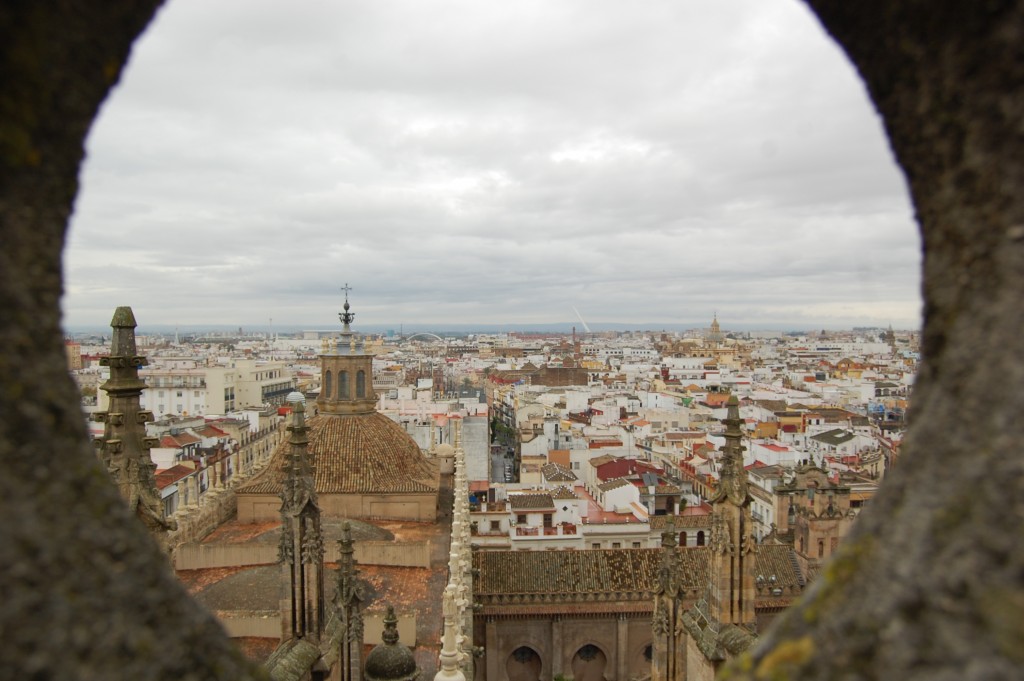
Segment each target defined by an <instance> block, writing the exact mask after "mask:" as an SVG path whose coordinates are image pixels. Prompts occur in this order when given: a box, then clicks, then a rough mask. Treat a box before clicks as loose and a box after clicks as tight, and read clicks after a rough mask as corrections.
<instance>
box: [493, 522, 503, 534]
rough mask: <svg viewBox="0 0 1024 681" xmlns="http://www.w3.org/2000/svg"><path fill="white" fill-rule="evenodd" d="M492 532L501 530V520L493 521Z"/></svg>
mask: <svg viewBox="0 0 1024 681" xmlns="http://www.w3.org/2000/svg"><path fill="white" fill-rule="evenodd" d="M491 532H501V522H500V521H498V520H492V521H491Z"/></svg>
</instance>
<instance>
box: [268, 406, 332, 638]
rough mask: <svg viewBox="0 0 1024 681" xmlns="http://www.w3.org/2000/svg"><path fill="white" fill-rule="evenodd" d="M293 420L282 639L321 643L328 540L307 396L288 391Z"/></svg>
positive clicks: (285, 497) (284, 503) (284, 513)
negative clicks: (310, 448) (314, 463)
mask: <svg viewBox="0 0 1024 681" xmlns="http://www.w3.org/2000/svg"><path fill="white" fill-rule="evenodd" d="M288 402H289V403H290V404H291V407H292V422H291V424H290V425H289V426H288V432H289V438H288V454H287V456H286V457H285V461H284V464H283V466H282V468H283V469H284V470H283V473H284V483H283V486H282V489H281V521H282V524H281V544H280V547H279V558H280V559H281V564H282V566H283V570H284V578H285V584H286V587H287V590H288V593H287V595H286V597H285V598H284V600H283V602H282V603H281V628H282V632H281V639H282V641H288V640H291V639H307V640H309V641H310V642H312V643H318V642H319V641H320V637H321V635H322V634H323V631H324V542H323V534H322V533H321V530H320V507H319V506H318V505H317V499H316V489H315V488H314V485H313V467H312V466H311V465H310V463H309V454H308V452H307V451H306V447H307V445H308V444H309V439H308V437H307V434H308V432H309V427H308V426H306V414H305V412H306V406H305V403H304V402H303V399H302V395H300V394H299V393H292V394H290V395H288Z"/></svg>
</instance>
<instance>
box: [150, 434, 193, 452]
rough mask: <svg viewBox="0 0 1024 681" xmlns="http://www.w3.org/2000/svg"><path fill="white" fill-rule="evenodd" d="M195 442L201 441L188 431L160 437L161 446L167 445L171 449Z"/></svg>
mask: <svg viewBox="0 0 1024 681" xmlns="http://www.w3.org/2000/svg"><path fill="white" fill-rule="evenodd" d="M197 442H202V440H201V439H199V438H198V437H196V436H195V435H191V434H189V433H178V434H177V435H170V434H167V435H164V436H163V437H162V438H160V446H161V447H168V448H172V449H173V448H179V447H184V446H185V445H193V444H195V443H197Z"/></svg>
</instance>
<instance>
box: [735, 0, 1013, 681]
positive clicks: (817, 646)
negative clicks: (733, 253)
mask: <svg viewBox="0 0 1024 681" xmlns="http://www.w3.org/2000/svg"><path fill="white" fill-rule="evenodd" d="M810 4H811V6H812V7H813V8H814V9H815V11H817V12H818V14H819V16H820V17H821V19H822V21H823V23H824V24H825V26H826V27H827V28H828V30H829V32H830V33H831V34H832V35H833V36H834V37H835V38H836V40H837V41H838V42H839V43H840V45H842V46H843V47H844V48H845V49H846V51H847V53H848V54H849V55H850V58H851V59H852V61H853V62H854V64H855V65H856V66H857V68H858V69H859V70H860V72H861V74H862V75H863V77H864V79H865V82H866V84H867V87H868V90H869V92H870V94H871V96H872V98H873V99H874V101H875V104H876V105H877V106H878V109H879V111H880V112H881V113H882V115H883V117H884V119H885V126H886V130H887V132H888V135H889V139H890V141H891V144H892V147H893V149H894V151H895V152H896V155H897V157H898V158H899V161H900V163H901V165H902V166H903V169H904V171H905V172H906V175H907V178H908V181H909V186H910V190H911V193H912V195H913V199H914V205H915V207H916V210H917V217H918V220H919V222H920V225H921V233H922V238H923V242H924V254H925V257H924V295H925V329H924V336H923V350H924V362H923V364H922V367H921V371H920V375H919V377H918V382H917V384H916V386H915V392H914V396H913V405H912V413H911V423H912V425H911V427H910V432H909V434H908V438H907V442H906V444H905V449H904V454H903V456H902V458H901V459H900V464H899V467H898V468H897V469H896V470H895V471H894V472H893V473H892V474H891V475H890V476H887V478H886V481H885V485H883V486H882V488H881V490H880V492H879V494H878V496H877V497H876V498H875V500H874V501H873V503H872V505H871V506H870V507H869V508H868V509H867V510H866V511H865V513H863V514H862V516H861V518H860V519H859V520H858V522H857V524H856V526H855V527H854V529H853V530H852V532H851V534H850V535H849V537H848V538H847V540H846V544H845V545H843V546H841V547H840V551H839V554H838V555H837V556H836V558H835V559H834V560H832V561H831V562H830V563H829V564H828V565H826V567H825V569H824V571H823V574H822V578H821V579H820V580H819V581H818V582H817V583H816V584H815V585H814V586H813V588H812V589H811V590H810V592H809V593H808V594H807V595H806V596H805V598H804V600H803V602H802V604H801V605H800V606H798V607H797V608H796V609H794V610H792V611H790V612H789V613H787V615H786V617H785V618H783V619H782V620H781V621H780V622H779V623H778V626H776V627H775V628H774V629H773V630H772V632H771V633H770V634H769V635H768V636H767V637H766V638H765V639H764V640H763V641H762V644H761V645H760V646H759V648H758V651H757V652H756V653H755V654H754V656H753V657H752V658H751V659H748V660H746V661H745V662H746V665H747V669H748V671H747V672H746V673H744V674H743V675H742V676H744V678H750V677H755V678H768V677H771V678H776V677H775V676H772V674H776V673H777V674H781V675H782V676H780V677H779V678H783V677H784V678H801V679H825V678H837V677H843V678H899V679H954V678H955V679H982V678H985V679H992V678H1019V676H1020V670H1021V665H1022V664H1024V544H1022V542H1021V541H1020V540H1021V527H1022V521H1024V457H1022V456H1021V443H1022V442H1024V419H1021V418H1020V414H1022V413H1024V391H1022V390H1021V385H1024V344H1022V343H1021V339H1020V334H1021V331H1022V329H1024V305H1021V302H1020V301H1021V300H1024V191H1022V186H1024V182H1022V180H1024V171H1022V164H1024V144H1022V142H1024V139H1022V138H1024V127H1022V126H1021V121H1022V120H1024V87H1022V86H1024V4H1022V3H1020V2H989V1H984V2H964V3H934V2H923V1H905V2H888V1H885V0H878V1H873V2H867V3H865V2H856V3H851V2H843V1H841V0H810Z"/></svg>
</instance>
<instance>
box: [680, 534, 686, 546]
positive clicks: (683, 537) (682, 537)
mask: <svg viewBox="0 0 1024 681" xmlns="http://www.w3.org/2000/svg"><path fill="white" fill-rule="evenodd" d="M679 545H680V546H686V531H685V530H684V531H682V532H680V533H679Z"/></svg>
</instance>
